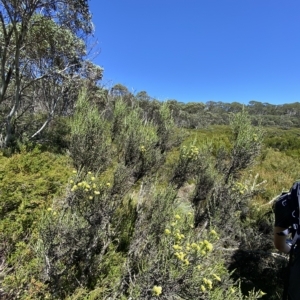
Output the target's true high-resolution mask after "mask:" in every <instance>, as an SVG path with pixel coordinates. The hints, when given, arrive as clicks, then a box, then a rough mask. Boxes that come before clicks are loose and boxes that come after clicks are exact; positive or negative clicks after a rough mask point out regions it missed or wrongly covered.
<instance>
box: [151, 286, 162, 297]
mask: <svg viewBox="0 0 300 300" xmlns="http://www.w3.org/2000/svg"><path fill="white" fill-rule="evenodd" d="M161 293H162V287H161V286H157V285H155V286H154V287H153V288H152V294H153V295H154V296H159V295H160V294H161Z"/></svg>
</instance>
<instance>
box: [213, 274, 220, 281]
mask: <svg viewBox="0 0 300 300" xmlns="http://www.w3.org/2000/svg"><path fill="white" fill-rule="evenodd" d="M213 276H214V277H215V279H216V280H218V281H221V278H220V277H219V276H218V275H216V274H213Z"/></svg>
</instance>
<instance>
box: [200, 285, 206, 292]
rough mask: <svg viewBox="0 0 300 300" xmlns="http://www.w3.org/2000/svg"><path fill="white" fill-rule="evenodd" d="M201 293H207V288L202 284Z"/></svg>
mask: <svg viewBox="0 0 300 300" xmlns="http://www.w3.org/2000/svg"><path fill="white" fill-rule="evenodd" d="M201 291H202V292H205V291H206V288H205V286H204V285H203V284H201Z"/></svg>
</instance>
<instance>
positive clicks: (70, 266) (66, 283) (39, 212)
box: [0, 0, 300, 300]
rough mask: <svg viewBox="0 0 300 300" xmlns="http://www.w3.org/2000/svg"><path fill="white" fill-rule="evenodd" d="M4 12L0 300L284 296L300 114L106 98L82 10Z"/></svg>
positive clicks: (14, 4)
mask: <svg viewBox="0 0 300 300" xmlns="http://www.w3.org/2000/svg"><path fill="white" fill-rule="evenodd" d="M0 6H1V8H2V10H1V14H0V23H1V29H0V33H1V34H0V54H1V59H2V64H1V67H0V75H1V78H2V79H1V83H0V108H1V110H0V111H1V113H0V122H1V124H3V126H2V127H1V128H0V147H1V156H0V179H1V181H0V203H1V206H0V297H1V298H3V299H26V300H29V299H70V300H71V299H86V300H88V299H110V300H112V299H124V300H125V299H211V300H219V299H228V300H229V299H230V300H231V299H258V298H263V299H278V298H279V295H280V294H281V292H282V285H280V284H279V283H280V282H281V281H282V274H283V268H284V265H285V264H286V261H287V258H286V257H285V256H283V255H281V254H278V253H277V252H275V250H274V247H273V244H272V226H273V212H272V200H274V199H275V198H276V196H277V195H278V194H280V192H281V191H282V190H283V189H287V188H289V187H290V185H291V183H292V182H293V181H294V180H295V179H297V177H298V176H299V171H298V170H299V167H300V166H299V163H298V160H297V159H296V158H298V157H299V141H298V138H299V135H300V132H299V128H297V127H299V114H300V112H299V109H300V107H299V103H294V104H285V105H277V106H275V105H270V104H268V103H259V102H256V101H251V102H250V103H249V104H248V105H242V104H240V103H236V102H233V103H222V102H213V101H209V102H207V103H197V102H195V103H180V102H177V101H176V100H167V101H164V102H160V101H158V100H157V99H153V98H152V97H150V96H149V95H148V94H147V92H145V91H141V92H138V93H137V94H136V95H133V94H132V93H130V92H129V90H128V89H127V88H126V87H125V86H123V85H122V84H116V85H115V86H113V87H112V88H111V89H106V88H104V87H101V86H100V85H99V83H98V81H99V80H100V79H101V78H102V71H103V70H102V69H101V68H100V67H98V66H95V65H93V64H92V63H91V62H89V61H88V59H87V58H86V57H85V54H86V51H87V46H86V44H85V42H84V41H85V39H86V38H87V37H89V35H90V34H91V33H92V24H91V18H90V17H91V16H90V14H89V11H88V4H87V1H71V0H66V1H60V0H54V1H52V0H51V1H39V0H37V1H34V2H32V1H27V2H26V3H25V2H24V1H23V2H22V3H21V2H18V1H9V0H0ZM70 12H72V13H70ZM70 16H72V18H71V19H70V18H69V17H70ZM74 16H75V17H74ZM33 41H35V42H33ZM36 41H40V43H36ZM20 66H22V68H21V69H20Z"/></svg>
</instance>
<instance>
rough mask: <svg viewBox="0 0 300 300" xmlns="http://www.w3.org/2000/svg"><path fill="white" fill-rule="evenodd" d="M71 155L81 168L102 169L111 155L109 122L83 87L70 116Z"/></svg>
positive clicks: (80, 169) (76, 164) (78, 167)
mask: <svg viewBox="0 0 300 300" xmlns="http://www.w3.org/2000/svg"><path fill="white" fill-rule="evenodd" d="M70 127H71V134H70V147H69V151H70V155H71V158H72V160H73V164H74V166H75V168H76V169H77V170H79V171H82V170H89V171H94V172H97V171H98V172H100V171H103V170H105V169H106V167H107V166H108V164H109V162H110V159H111V156H112V148H111V138H110V125H109V123H108V122H107V121H106V120H105V119H104V118H103V117H102V116H101V115H100V114H99V112H98V109H97V107H96V106H95V105H94V104H92V103H90V101H89V98H88V94H87V90H86V89H83V90H82V91H81V93H80V95H79V98H78V101H77V102H76V106H75V113H74V115H73V117H72V118H71V120H70Z"/></svg>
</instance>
